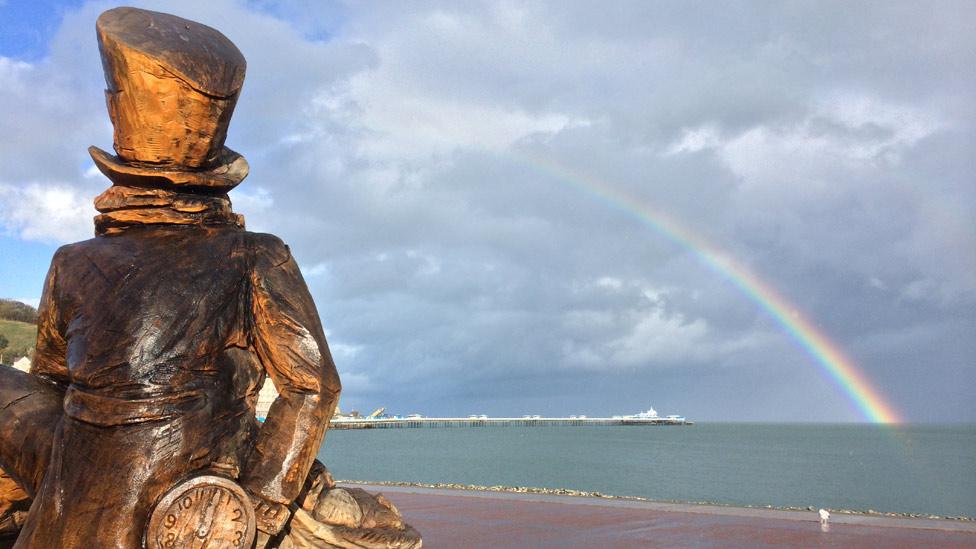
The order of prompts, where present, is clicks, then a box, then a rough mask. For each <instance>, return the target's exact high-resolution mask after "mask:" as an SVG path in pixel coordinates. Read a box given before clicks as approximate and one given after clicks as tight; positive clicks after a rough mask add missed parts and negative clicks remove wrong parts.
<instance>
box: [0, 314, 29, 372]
mask: <svg viewBox="0 0 976 549" xmlns="http://www.w3.org/2000/svg"><path fill="white" fill-rule="evenodd" d="M0 334H3V336H4V337H6V338H7V340H9V341H10V344H9V345H7V348H6V349H4V350H3V351H0V354H3V363H4V364H12V363H13V361H15V360H17V359H18V358H20V357H22V356H24V355H26V354H27V352H28V350H30V349H32V348H33V347H34V341H35V340H36V339H37V326H35V325H33V324H28V323H26V322H18V321H16V320H0Z"/></svg>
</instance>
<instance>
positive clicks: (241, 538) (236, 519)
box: [146, 475, 255, 549]
mask: <svg viewBox="0 0 976 549" xmlns="http://www.w3.org/2000/svg"><path fill="white" fill-rule="evenodd" d="M254 527H255V522H254V508H253V507H252V506H251V501H250V499H249V498H248V496H247V494H246V493H245V492H244V490H243V489H242V488H241V487H240V486H238V485H237V484H236V483H234V482H233V481H231V480H228V479H226V478H223V477H218V476H211V475H203V476H199V477H194V478H192V479H190V480H187V481H186V482H183V483H181V484H179V485H177V486H176V487H175V488H173V489H172V490H170V491H169V492H167V493H166V495H165V496H163V499H161V500H160V501H159V504H157V505H156V508H155V509H154V510H153V513H152V516H151V517H150V519H149V528H147V530H146V546H147V547H149V548H150V549H169V548H173V549H184V548H186V549H191V548H192V549H217V548H221V549H222V548H224V547H240V548H249V547H251V544H252V543H253V542H254Z"/></svg>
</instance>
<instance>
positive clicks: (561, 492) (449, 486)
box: [336, 480, 976, 522]
mask: <svg viewBox="0 0 976 549" xmlns="http://www.w3.org/2000/svg"><path fill="white" fill-rule="evenodd" d="M336 482H339V483H347V484H371V485H373V486H404V487H414V488H436V489H441V490H461V491H472V492H509V493H513V494H543V495H551V496H574V497H581V498H601V499H614V500H627V501H647V502H654V503H681V504H687V505H714V506H719V507H744V508H747V509H774V510H778V511H816V510H817V509H818V508H817V507H813V506H808V507H777V506H774V505H731V504H728V503H716V502H714V501H678V500H655V499H650V498H644V497H640V496H614V495H611V494H604V493H602V492H587V491H583V490H572V489H569V488H536V487H532V486H480V485H477V484H456V483H450V482H447V483H445V482H437V483H425V482H396V481H372V480H338V481H336ZM827 510H828V511H830V512H831V513H836V514H840V515H861V516H868V517H891V518H913V519H935V520H954V521H960V522H976V517H967V516H943V515H929V514H925V513H891V512H881V511H875V510H874V509H868V510H867V511H856V510H851V509H829V508H828V509H827Z"/></svg>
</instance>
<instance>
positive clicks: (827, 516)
mask: <svg viewBox="0 0 976 549" xmlns="http://www.w3.org/2000/svg"><path fill="white" fill-rule="evenodd" d="M828 519H830V512H829V511H827V510H826V509H821V510H820V524H827V520H828Z"/></svg>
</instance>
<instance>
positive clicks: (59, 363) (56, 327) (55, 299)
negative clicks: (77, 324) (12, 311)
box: [30, 248, 69, 390]
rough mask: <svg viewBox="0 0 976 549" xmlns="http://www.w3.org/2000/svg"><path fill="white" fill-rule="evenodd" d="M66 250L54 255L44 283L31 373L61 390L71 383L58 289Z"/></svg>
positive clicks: (38, 310)
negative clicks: (62, 259) (62, 260)
mask: <svg viewBox="0 0 976 549" xmlns="http://www.w3.org/2000/svg"><path fill="white" fill-rule="evenodd" d="M63 250H64V249H63V248H62V249H61V250H58V252H57V253H55V254H54V258H53V259H52V260H51V267H50V269H48V272H47V278H46V279H45V281H44V290H43V291H42V293H41V303H40V305H39V306H38V308H37V313H38V314H37V342H36V343H35V345H34V358H33V360H31V370H30V371H31V373H32V374H35V375H38V376H40V377H41V378H43V379H45V380H46V381H49V382H52V383H54V384H56V385H58V386H59V387H60V388H61V389H62V390H64V389H65V388H67V385H68V383H69V379H68V364H67V347H68V344H67V341H66V340H65V336H64V333H65V327H64V325H63V321H62V318H63V314H62V313H63V311H62V308H63V307H64V303H63V302H62V299H61V296H60V293H59V287H58V286H59V285H58V278H59V277H58V272H59V271H60V269H61V258H62V256H63Z"/></svg>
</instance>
